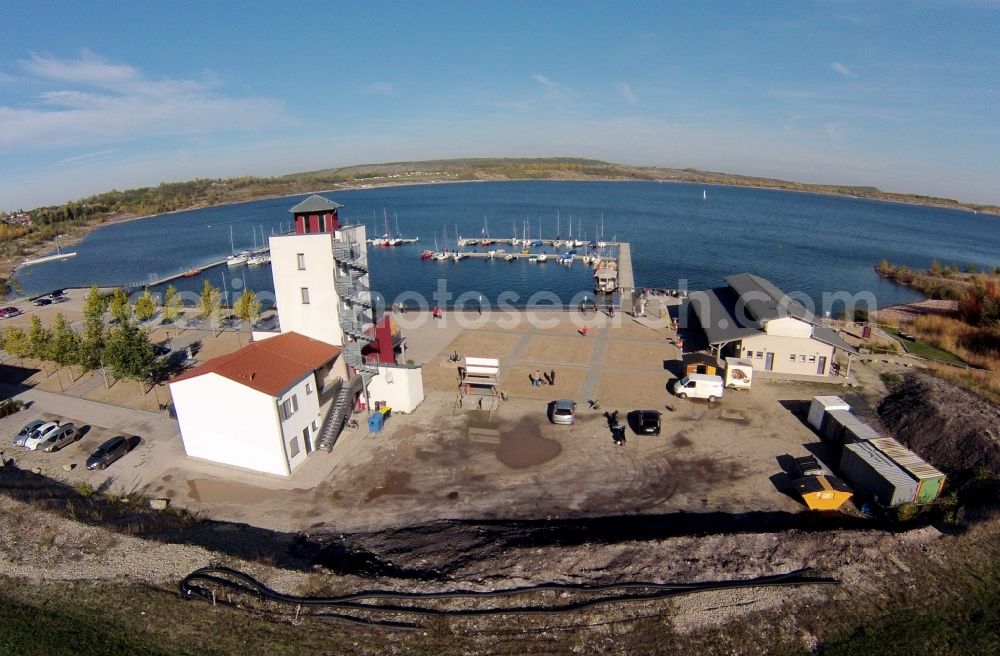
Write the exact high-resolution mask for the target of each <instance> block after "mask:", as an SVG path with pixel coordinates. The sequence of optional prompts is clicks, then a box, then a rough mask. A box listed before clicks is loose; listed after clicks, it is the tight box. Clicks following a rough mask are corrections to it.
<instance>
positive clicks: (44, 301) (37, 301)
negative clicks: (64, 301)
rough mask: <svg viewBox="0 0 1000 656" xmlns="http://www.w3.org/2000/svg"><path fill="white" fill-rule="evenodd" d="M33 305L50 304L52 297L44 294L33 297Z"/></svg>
mask: <svg viewBox="0 0 1000 656" xmlns="http://www.w3.org/2000/svg"><path fill="white" fill-rule="evenodd" d="M35 305H39V306H40V305H52V299H51V298H46V297H45V296H43V297H42V298H36V299H35Z"/></svg>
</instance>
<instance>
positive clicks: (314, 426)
mask: <svg viewBox="0 0 1000 656" xmlns="http://www.w3.org/2000/svg"><path fill="white" fill-rule="evenodd" d="M318 430H319V426H317V425H316V422H315V421H314V422H313V432H314V433H315V432H316V431H318Z"/></svg>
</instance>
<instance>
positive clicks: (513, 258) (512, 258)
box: [503, 253, 517, 262]
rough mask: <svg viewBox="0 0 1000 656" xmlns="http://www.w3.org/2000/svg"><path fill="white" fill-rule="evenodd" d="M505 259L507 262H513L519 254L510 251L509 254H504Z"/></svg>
mask: <svg viewBox="0 0 1000 656" xmlns="http://www.w3.org/2000/svg"><path fill="white" fill-rule="evenodd" d="M503 259H504V261H505V262H513V261H514V260H516V259H517V255H514V254H513V253H508V254H507V255H505V256H504V258H503Z"/></svg>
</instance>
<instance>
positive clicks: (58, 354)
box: [48, 312, 80, 367]
mask: <svg viewBox="0 0 1000 656" xmlns="http://www.w3.org/2000/svg"><path fill="white" fill-rule="evenodd" d="M48 359H49V360H52V361H53V362H55V363H56V364H58V365H60V366H62V367H66V366H69V365H72V364H76V363H77V362H78V361H79V359H80V336H79V335H77V334H76V332H75V331H74V330H73V327H72V326H71V325H70V323H69V322H68V321H66V317H64V316H63V315H62V312H60V313H59V314H57V315H56V319H55V323H53V324H52V329H51V333H50V338H49V349H48Z"/></svg>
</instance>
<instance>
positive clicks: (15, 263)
mask: <svg viewBox="0 0 1000 656" xmlns="http://www.w3.org/2000/svg"><path fill="white" fill-rule="evenodd" d="M486 182H647V183H657V184H665V183H672V184H690V185H694V186H698V185H703V186H706V187H732V188H738V189H759V190H765V191H776V192H792V193H799V194H815V195H818V196H826V197H834V198H852V199H856V200H862V201H873V202H886V203H893V204H896V205H907V206H914V207H932V208H936V209H943V210H955V211H962V212H966V213H972V214H977V215H978V214H983V215H984V216H989V217H1000V214H995V213H992V212H978V211H976V210H974V209H971V208H969V207H964V206H955V205H944V204H940V203H929V202H926V203H921V202H915V201H906V200H901V199H888V198H871V197H868V196H859V195H853V194H847V193H838V192H835V191H826V190H811V189H787V188H784V187H778V186H768V185H759V184H752V183H747V184H736V183H733V182H714V181H713V182H708V181H704V182H702V181H697V180H684V179H677V178H661V179H638V178H623V177H615V176H588V177H548V178H542V179H538V178H497V179H482V178H480V179H473V180H445V179H438V180H419V181H413V182H410V181H395V180H394V181H386V182H372V183H350V184H345V185H343V186H337V187H333V188H325V189H315V190H305V191H297V192H292V193H287V194H264V195H261V196H254V197H252V198H245V199H240V200H232V201H226V202H221V203H214V204H199V205H192V206H190V207H185V208H182V209H176V210H169V211H167V212H158V213H156V214H144V215H141V216H128V215H124V216H120V217H114V218H110V219H106V220H104V221H102V222H100V223H90V224H86V225H83V226H78V227H76V228H74V229H71V230H69V231H68V232H67V233H66V234H64V235H62V236H63V237H64V239H60V240H59V242H58V243H59V247H60V248H62V249H65V248H68V247H72V246H74V245H76V244H78V243H79V242H81V241H82V240H83V239H85V238H86V237H87V236H88V235H89V234H90V233H92V232H93V231H95V230H97V229H99V228H103V227H105V226H111V225H116V224H119V223H128V222H131V221H141V220H144V219H151V218H154V217H158V216H169V215H171V214H179V213H181V212H190V211H193V210H201V209H207V208H210V207H228V206H233V205H242V204H244V203H256V202H260V201H263V200H273V199H277V198H292V197H295V196H303V195H306V194H313V193H329V192H337V191H364V190H367V189H382V188H392V187H416V186H422V185H440V184H466V183H486ZM67 236H68V239H67V238H65V237H67ZM55 245H56V239H50V240H47V241H45V242H42V243H40V244H38V245H37V247H36V248H32V249H31V250H30V251H28V252H26V253H23V254H21V255H19V256H17V257H16V258H11V259H10V260H7V261H4V262H2V263H0V277H4V276H5V277H8V278H10V277H13V276H14V275H15V274H16V273H17V271H18V270H19V269H20V268H21V267H22V266H23V265H24V263H25V262H26V261H27V260H30V259H34V258H36V257H39V256H41V254H42V253H44V252H46V251H48V250H50V249H53V248H54V247H55Z"/></svg>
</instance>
